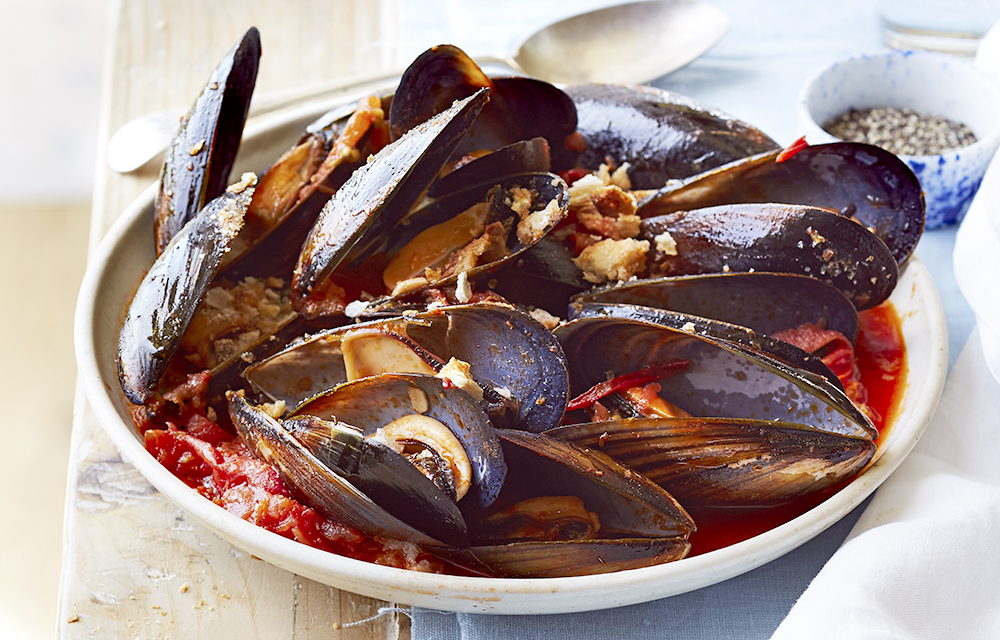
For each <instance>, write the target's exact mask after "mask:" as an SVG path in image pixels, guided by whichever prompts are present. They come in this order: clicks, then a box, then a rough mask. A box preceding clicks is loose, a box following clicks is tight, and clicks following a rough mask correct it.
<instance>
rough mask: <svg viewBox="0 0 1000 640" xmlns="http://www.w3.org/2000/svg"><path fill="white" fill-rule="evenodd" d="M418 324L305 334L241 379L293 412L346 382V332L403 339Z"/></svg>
mask: <svg viewBox="0 0 1000 640" xmlns="http://www.w3.org/2000/svg"><path fill="white" fill-rule="evenodd" d="M418 322H419V321H417V320H415V319H413V318H406V319H401V318H386V319H380V320H373V321H370V322H364V323H359V324H352V325H344V326H340V327H335V328H332V329H327V330H324V331H320V332H317V333H313V334H306V335H303V336H301V337H300V338H299V339H297V340H294V341H293V342H291V343H290V344H288V346H286V347H285V348H283V349H281V350H280V351H278V352H277V353H275V354H273V355H271V356H269V357H267V358H264V359H263V360H260V361H259V362H256V363H254V364H252V365H250V366H248V367H246V369H245V371H244V373H243V375H244V377H245V378H246V379H247V381H248V382H249V383H250V384H251V386H253V388H254V389H256V390H257V391H258V392H260V393H263V394H264V395H265V396H267V397H268V398H270V399H271V400H272V401H278V400H281V401H283V402H285V404H286V405H288V406H289V407H291V408H293V409H294V408H295V407H298V406H299V405H300V404H301V403H302V402H304V401H305V400H307V399H308V398H311V397H312V396H315V395H317V394H319V393H322V392H323V391H327V390H329V389H332V388H334V387H336V386H337V385H340V384H343V383H345V382H347V371H346V366H345V364H344V355H343V353H342V351H341V349H340V341H341V338H342V337H343V335H344V334H345V333H346V332H349V331H354V330H357V329H364V328H383V329H385V330H387V331H393V332H396V333H399V334H401V335H405V334H406V333H407V332H408V331H409V330H410V328H411V327H413V326H415V325H416V324H417V323H418Z"/></svg>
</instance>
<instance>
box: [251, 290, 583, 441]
mask: <svg viewBox="0 0 1000 640" xmlns="http://www.w3.org/2000/svg"><path fill="white" fill-rule="evenodd" d="M452 358H454V359H456V360H458V361H461V362H462V363H465V364H466V365H468V368H469V372H470V373H469V375H470V376H471V377H472V379H473V380H475V382H476V383H477V384H478V385H479V386H480V387H481V392H480V395H481V396H482V398H483V401H484V404H485V406H487V407H488V409H489V410H490V413H491V414H492V415H494V416H496V418H497V422H498V424H500V425H501V426H517V427H518V428H524V429H527V430H530V431H536V432H537V431H544V430H545V429H549V428H551V427H554V426H555V425H557V424H558V423H559V420H560V419H561V418H562V414H563V411H564V410H565V408H566V403H567V401H568V400H569V378H568V375H567V373H566V365H565V359H564V357H563V353H562V349H561V348H560V346H559V343H558V341H557V340H556V339H555V337H554V336H553V335H552V334H551V333H550V332H549V331H548V330H546V329H545V327H543V326H542V325H541V324H540V323H539V322H538V321H536V320H534V319H532V318H531V317H530V316H528V315H527V314H525V313H523V312H521V311H518V310H517V309H515V308H513V307H509V306H505V305H497V304H489V303H484V304H470V305H455V306H448V307H442V308H440V309H435V310H431V311H425V312H422V313H413V314H407V315H406V316H402V317H392V318H388V319H384V320H373V321H369V322H366V323H362V324H354V325H347V326H344V327H339V328H335V329H330V330H327V331H323V332H320V333H316V334H313V335H311V336H309V337H308V338H306V339H303V340H301V341H299V342H296V343H295V344H292V345H290V346H289V347H288V348H286V349H284V350H282V351H281V352H279V353H276V354H275V355H273V356H271V357H269V358H267V359H264V360H261V361H260V362H258V363H255V364H253V365H251V366H250V367H248V368H247V370H246V372H245V376H246V378H247V380H248V381H249V382H250V383H251V384H252V385H253V386H254V388H256V389H257V390H258V391H260V392H262V393H264V394H265V395H266V396H267V397H269V398H270V399H272V400H281V401H283V402H285V403H286V404H287V405H288V406H290V407H293V408H294V407H298V406H299V405H300V404H301V403H302V402H304V401H305V400H306V399H308V398H309V397H312V396H314V395H316V394H320V393H322V392H324V391H326V390H327V389H330V388H333V387H334V386H336V385H338V384H341V383H343V382H347V381H348V380H350V379H356V378H358V377H363V376H364V375H372V374H376V373H403V372H409V373H428V374H435V373H437V372H439V371H440V370H441V368H442V367H443V366H444V365H445V364H446V363H447V362H449V361H450V360H451V359H452ZM345 360H346V361H345ZM362 361H364V362H365V363H366V364H364V365H362V364H360V362H362ZM526 367H527V368H530V369H531V370H532V371H534V372H536V375H534V376H525V375H524V371H525V368H526Z"/></svg>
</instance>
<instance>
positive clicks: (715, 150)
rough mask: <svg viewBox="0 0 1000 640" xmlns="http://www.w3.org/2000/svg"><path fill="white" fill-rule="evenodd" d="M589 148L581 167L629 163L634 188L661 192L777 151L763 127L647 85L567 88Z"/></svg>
mask: <svg viewBox="0 0 1000 640" xmlns="http://www.w3.org/2000/svg"><path fill="white" fill-rule="evenodd" d="M566 91H567V93H568V94H569V95H570V97H571V98H572V99H573V103H574V104H575V105H576V111H577V118H578V124H577V131H578V132H579V133H580V135H581V136H582V137H583V141H584V143H585V145H586V150H585V151H584V152H583V153H582V154H581V156H580V157H579V159H578V163H579V164H580V165H581V166H583V167H586V168H588V169H597V168H598V167H599V166H600V165H601V163H604V162H607V161H608V158H610V159H611V160H612V161H613V162H614V164H615V165H616V166H621V165H623V164H625V163H628V164H629V167H630V170H629V177H630V179H631V180H632V186H633V188H635V189H659V188H660V187H662V186H664V185H665V184H666V183H667V181H668V180H676V179H680V178H687V177H690V176H693V175H696V174H699V173H702V172H704V171H708V170H709V169H712V168H715V167H718V166H721V165H724V164H727V163H729V162H732V161H734V160H738V159H740V158H745V157H747V156H751V155H754V154H758V153H762V152H765V151H771V150H774V149H778V148H779V145H778V143H776V142H775V141H774V140H772V139H771V138H769V137H768V136H767V135H766V134H764V133H763V132H762V131H760V130H759V129H757V128H755V127H753V126H751V125H748V124H746V123H745V122H741V121H739V120H737V119H735V118H733V117H731V116H728V115H726V114H724V113H722V112H720V111H716V110H712V109H708V108H706V107H705V106H704V105H702V104H699V103H698V102H697V101H695V100H692V99H691V98H688V97H685V96H681V95H678V94H676V93H672V92H670V91H664V90H662V89H657V88H654V87H647V86H641V87H638V86H619V85H604V84H585V85H578V86H573V87H568V88H567V90H566Z"/></svg>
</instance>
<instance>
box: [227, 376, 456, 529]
mask: <svg viewBox="0 0 1000 640" xmlns="http://www.w3.org/2000/svg"><path fill="white" fill-rule="evenodd" d="M229 413H230V417H231V418H232V420H233V424H234V425H235V426H236V430H237V431H238V432H239V434H240V437H242V438H243V441H244V442H246V444H247V446H248V447H250V449H251V450H252V451H254V452H255V454H256V455H257V456H258V457H260V458H261V459H262V460H264V461H265V462H267V463H268V464H269V465H271V467H273V468H274V469H275V470H276V471H277V472H278V474H279V475H280V476H281V478H282V480H283V481H284V482H285V483H286V484H287V485H288V486H289V488H291V489H292V490H293V491H295V492H297V493H298V494H301V495H302V496H304V498H305V501H306V502H307V503H308V504H309V506H311V507H313V508H314V509H316V510H318V511H320V512H321V513H322V514H323V515H325V516H326V517H328V518H330V519H331V520H334V521H335V522H341V523H343V524H345V525H347V526H350V527H354V528H355V529H358V530H360V531H364V532H366V533H370V534H374V535H379V536H383V537H386V538H391V539H394V540H407V541H410V542H413V543H415V544H419V545H427V546H442V544H443V543H442V542H441V541H439V540H435V539H434V538H432V537H431V536H429V535H427V534H426V533H423V532H422V531H420V530H418V529H416V528H414V527H412V526H410V525H408V524H406V523H404V522H402V521H401V520H399V519H398V518H396V517H395V516H393V515H391V514H389V513H388V512H387V511H386V510H385V509H383V508H382V507H380V506H379V505H377V504H375V503H374V502H372V500H371V499H369V498H368V496H366V495H365V494H363V493H361V492H360V491H358V489H357V488H355V487H354V486H353V485H351V484H350V483H349V482H347V481H346V480H344V479H343V478H341V477H340V476H338V475H337V474H336V473H334V472H333V471H332V470H330V469H329V468H328V467H327V466H326V465H324V464H323V463H322V462H320V461H319V460H318V459H317V458H316V457H315V456H314V455H313V454H311V453H310V452H309V450H308V449H307V448H306V447H305V446H303V445H302V443H300V442H299V441H298V440H296V439H295V438H293V437H292V436H291V435H290V434H289V433H288V432H287V431H286V430H285V429H284V428H283V427H282V426H281V424H280V423H279V422H278V421H277V420H275V419H274V418H272V417H271V416H269V415H267V414H266V413H264V412H263V411H261V410H260V409H258V408H256V407H254V406H252V405H250V404H249V403H248V402H247V401H246V399H245V398H244V397H243V394H242V392H236V393H230V394H229Z"/></svg>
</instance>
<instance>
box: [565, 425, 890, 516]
mask: <svg viewBox="0 0 1000 640" xmlns="http://www.w3.org/2000/svg"><path fill="white" fill-rule="evenodd" d="M547 434H548V435H551V436H553V437H555V438H563V439H566V440H569V441H571V442H575V443H576V444H578V445H581V446H586V447H592V448H594V449H597V450H598V451H602V452H604V453H606V454H608V455H609V456H611V457H612V458H614V459H615V460H618V461H619V462H621V463H622V464H624V465H626V466H628V467H629V468H631V469H634V470H635V471H637V472H639V473H641V474H642V475H644V476H645V477H647V478H649V479H650V480H652V481H653V482H655V483H656V484H658V485H660V486H661V487H663V488H664V489H666V490H667V491H669V492H670V493H671V495H673V496H674V497H675V498H677V499H678V500H680V501H681V503H682V504H685V505H688V507H694V506H711V507H720V506H724V507H752V506H763V505H772V504H780V503H783V502H788V501H789V500H792V499H795V498H799V497H802V496H805V495H809V494H813V493H818V492H821V491H825V490H827V489H830V488H831V487H834V486H836V485H838V484H839V483H841V482H843V481H844V480H845V479H847V478H852V477H854V476H855V475H857V474H858V473H859V472H860V471H861V470H862V469H863V468H864V466H865V465H866V464H868V462H869V461H870V460H871V458H872V456H873V455H874V453H875V448H876V445H875V443H874V442H873V441H872V440H870V439H868V438H858V437H854V436H848V435H843V434H837V433H830V432H828V431H823V430H821V429H815V428H812V427H809V426H806V425H803V424H796V423H789V422H780V421H772V420H752V419H746V418H703V417H672V418H633V419H627V420H613V421H605V422H589V423H580V424H574V425H566V426H562V427H557V428H556V429H553V430H552V431H549V432H547Z"/></svg>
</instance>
